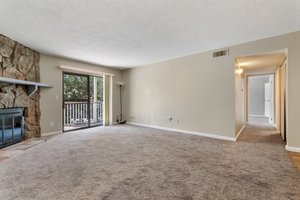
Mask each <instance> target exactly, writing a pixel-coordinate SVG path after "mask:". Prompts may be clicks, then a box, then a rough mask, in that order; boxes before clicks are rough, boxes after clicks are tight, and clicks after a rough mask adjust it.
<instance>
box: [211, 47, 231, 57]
mask: <svg viewBox="0 0 300 200" xmlns="http://www.w3.org/2000/svg"><path fill="white" fill-rule="evenodd" d="M228 55H229V49H226V50H222V51H215V52H213V58H216V57H221V56H228Z"/></svg>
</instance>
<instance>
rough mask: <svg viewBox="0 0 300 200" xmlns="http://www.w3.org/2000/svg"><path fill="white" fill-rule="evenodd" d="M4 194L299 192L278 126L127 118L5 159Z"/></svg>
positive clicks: (145, 197)
mask: <svg viewBox="0 0 300 200" xmlns="http://www.w3.org/2000/svg"><path fill="white" fill-rule="evenodd" d="M0 183H1V186H0V199H1V200H6V199H28V200H35V199H39V200H42V199H54V200H59V199H63V200H68V199H72V200H75V199H95V200H96V199H97V200H99V199H102V200H119V199H120V200H125V199H126V200H134V199H138V200H152V199H153V200H167V199H168V200H169V199H170V200H177V199H178V200H179V199H181V200H196V199H205V200H207V199H222V200H224V199H255V200H259V199H263V200H266V199H268V200H272V199H274V200H275V199H276V200H278V199H300V174H299V172H298V171H297V169H296V167H295V166H294V165H293V163H292V161H291V160H290V158H289V156H288V153H287V152H286V151H285V150H284V144H283V143H282V142H281V140H280V137H279V135H278V134H275V133H274V131H273V130H272V129H270V130H262V129H258V128H255V127H248V128H247V129H246V130H245V132H244V133H243V134H242V135H241V137H240V139H239V141H238V142H236V143H234V142H227V141H222V140H217V139H209V138H204V137H199V136H193V135H186V134H180V133H173V132H166V131H160V130H154V129H148V128H140V127H134V126H129V125H122V126H113V127H105V128H94V129H89V130H83V131H77V132H68V133H64V134H61V135H58V136H56V137H54V138H52V139H50V140H48V141H47V142H45V143H42V144H39V145H37V146H35V147H33V148H31V149H29V150H27V151H26V152H25V153H23V154H21V155H19V156H17V157H14V158H12V159H10V160H8V161H7V162H4V163H2V164H1V165H0Z"/></svg>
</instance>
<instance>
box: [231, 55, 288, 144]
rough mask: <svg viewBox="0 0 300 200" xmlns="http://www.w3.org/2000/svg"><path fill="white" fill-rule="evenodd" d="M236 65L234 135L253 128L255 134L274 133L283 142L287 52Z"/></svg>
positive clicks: (241, 60) (245, 58) (249, 58)
mask: <svg viewBox="0 0 300 200" xmlns="http://www.w3.org/2000/svg"><path fill="white" fill-rule="evenodd" d="M235 61H236V70H235V86H236V98H235V100H236V117H235V118H236V135H237V136H238V135H239V134H240V133H241V132H243V129H244V128H245V126H246V127H247V126H248V125H250V126H251V125H254V126H258V127H259V129H257V130H263V129H265V130H274V131H273V133H274V134H275V133H276V134H279V133H280V134H281V138H282V140H286V137H287V136H286V120H287V119H286V112H287V110H286V107H287V106H286V82H287V78H286V71H287V49H284V50H278V51H273V52H267V53H261V54H256V55H248V56H241V57H236V58H235ZM277 137H278V136H277Z"/></svg>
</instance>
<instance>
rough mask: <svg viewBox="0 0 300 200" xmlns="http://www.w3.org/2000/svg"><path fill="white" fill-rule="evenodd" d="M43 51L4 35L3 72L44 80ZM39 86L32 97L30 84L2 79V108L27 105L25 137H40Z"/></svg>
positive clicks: (0, 67)
mask: <svg viewBox="0 0 300 200" xmlns="http://www.w3.org/2000/svg"><path fill="white" fill-rule="evenodd" d="M39 61H40V54H39V52H36V51H34V50H32V49H30V48H28V47H25V46H23V45H22V44H19V43H18V42H16V41H13V40H11V39H9V38H7V37H5V36H3V35H0V76H3V77H9V78H14V79H20V80H28V81H34V82H40V67H39ZM39 99H40V95H39V90H38V91H37V92H36V93H35V94H34V95H32V96H31V97H29V96H28V94H27V86H24V85H12V84H5V83H0V108H13V107H25V108H26V109H25V129H26V133H25V138H26V139H27V138H32V137H40V135H41V128H40V102H39Z"/></svg>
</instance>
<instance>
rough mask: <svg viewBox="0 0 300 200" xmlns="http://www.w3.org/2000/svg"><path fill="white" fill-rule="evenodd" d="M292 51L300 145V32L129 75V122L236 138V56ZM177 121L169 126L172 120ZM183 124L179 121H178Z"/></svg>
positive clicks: (294, 131)
mask: <svg viewBox="0 0 300 200" xmlns="http://www.w3.org/2000/svg"><path fill="white" fill-rule="evenodd" d="M285 48H287V49H288V63H289V65H288V97H287V98H288V108H287V109H288V113H287V115H288V133H287V135H288V141H287V145H288V146H292V147H300V134H299V130H300V123H299V121H300V103H299V102H300V91H299V85H300V78H299V77H300V56H299V53H300V32H295V33H290V34H286V35H281V36H277V37H273V38H268V39H263V40H258V41H254V42H249V43H245V44H241V45H236V46H233V47H231V48H230V55H229V56H227V57H221V58H216V59H213V58H212V56H211V54H212V52H207V53H202V54H196V55H191V56H187V57H183V58H180V59H174V60H170V61H166V62H161V63H157V64H152V65H147V66H143V67H138V68H134V69H129V70H126V71H125V72H124V80H125V81H126V82H127V83H128V84H127V85H126V87H125V90H126V92H125V95H126V98H125V105H126V106H125V108H126V115H127V119H129V120H130V121H133V122H136V123H143V124H148V125H157V126H163V127H170V128H178V129H185V130H191V131H198V132H205V133H211V134H218V135H222V136H229V137H234V136H235V133H236V129H238V126H236V122H237V121H238V120H236V116H235V81H234V79H235V75H234V58H235V57H239V56H244V55H252V54H260V53H263V52H270V51H274V50H279V49H280V50H281V49H285ZM167 116H172V117H174V118H175V120H174V121H173V122H167V120H166V117H167ZM177 120H179V123H177Z"/></svg>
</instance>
